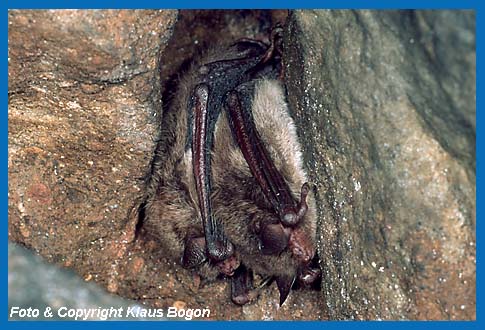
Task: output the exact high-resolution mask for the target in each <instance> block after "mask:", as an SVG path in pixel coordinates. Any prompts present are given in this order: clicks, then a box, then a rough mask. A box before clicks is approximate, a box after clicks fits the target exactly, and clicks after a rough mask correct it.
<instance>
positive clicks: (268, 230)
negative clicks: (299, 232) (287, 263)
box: [259, 223, 289, 254]
mask: <svg viewBox="0 0 485 330" xmlns="http://www.w3.org/2000/svg"><path fill="white" fill-rule="evenodd" d="M288 240H289V235H288V230H285V228H284V227H283V226H282V225H281V224H280V223H275V224H269V225H266V226H264V227H263V229H262V231H261V243H260V246H259V248H260V250H261V252H262V253H263V254H278V253H280V252H281V251H283V250H284V249H286V247H287V246H288Z"/></svg>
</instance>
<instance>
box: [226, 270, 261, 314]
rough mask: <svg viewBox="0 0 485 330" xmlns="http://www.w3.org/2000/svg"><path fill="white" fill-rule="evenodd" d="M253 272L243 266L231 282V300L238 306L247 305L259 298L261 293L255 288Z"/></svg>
mask: <svg viewBox="0 0 485 330" xmlns="http://www.w3.org/2000/svg"><path fill="white" fill-rule="evenodd" d="M252 275H253V274H252V272H251V271H250V270H248V269H247V268H246V267H244V265H241V266H240V267H239V268H238V269H236V272H235V273H234V276H233V277H232V280H231V299H232V301H233V302H234V303H235V304H237V305H245V304H247V303H248V302H250V301H253V300H255V299H256V298H257V296H258V293H259V291H258V290H257V289H254V288H253V276H252Z"/></svg>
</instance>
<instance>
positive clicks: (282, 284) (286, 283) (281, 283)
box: [276, 276, 296, 306]
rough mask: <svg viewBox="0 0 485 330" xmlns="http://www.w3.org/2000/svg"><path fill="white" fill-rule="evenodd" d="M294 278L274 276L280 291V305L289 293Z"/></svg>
mask: <svg viewBox="0 0 485 330" xmlns="http://www.w3.org/2000/svg"><path fill="white" fill-rule="evenodd" d="M295 278H296V277H295V276H293V277H291V276H278V277H277V278H276V285H277V286H278V291H279V292H280V306H281V305H283V303H284V302H285V300H286V298H287V297H288V295H289V294H290V290H291V287H292V286H293V283H294V282H295Z"/></svg>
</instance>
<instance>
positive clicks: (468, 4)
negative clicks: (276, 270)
mask: <svg viewBox="0 0 485 330" xmlns="http://www.w3.org/2000/svg"><path fill="white" fill-rule="evenodd" d="M1 6H2V11H1V15H2V16H1V17H2V36H3V38H4V42H3V43H2V54H4V56H3V65H2V73H3V77H8V15H7V12H8V9H10V8H31V9H47V8H59V9H60V8H180V9H181V8H194V9H195V8H203V9H209V8H226V9H236V8H252V9H258V8H376V9H391V8H417V9H444V8H447V9H475V10H476V30H477V34H476V37H477V38H476V47H477V82H476V86H477V112H476V113H477V132H476V139H477V140H476V141H477V149H476V165H477V176H476V178H477V179H476V183H477V219H479V218H480V216H481V214H482V212H481V205H482V204H483V203H481V202H483V201H484V199H483V196H482V194H480V192H481V190H482V189H481V188H482V185H483V183H482V180H481V175H480V173H481V170H482V162H481V161H482V154H483V150H482V147H481V145H482V143H481V142H483V141H482V140H483V136H482V134H480V127H481V122H482V121H483V120H484V116H485V115H482V114H481V112H480V111H479V110H478V109H479V108H480V105H481V104H483V97H482V95H483V85H482V84H481V82H482V73H483V69H482V66H481V65H480V61H479V59H480V58H481V57H482V56H481V51H482V50H483V47H482V45H483V33H480V32H479V31H483V30H481V28H482V27H483V25H484V24H482V23H481V22H483V21H484V19H485V14H484V9H483V5H482V4H481V3H480V1H479V0H476V1H472V0H460V1H457V0H442V1H433V0H423V1H417V0H408V1H403V0H396V1H382V0H377V1H376V0H372V1H366V2H363V1H356V0H342V1H338V0H327V1H321V2H317V1H311V0H299V1H289V0H282V1H277V0H272V1H261V0H246V1H241V0H239V1H237V0H236V1H233V2H231V3H229V2H228V1H227V0H224V1H221V0H210V1H205V2H203V3H202V2H200V1H195V0H178V1H174V2H168V1H153V0H152V1H150V0H137V1H127V0H122V1H113V0H110V1H96V0H84V1H66V0H61V1H60V0H48V1H42V3H40V2H35V1H27V0H17V1H14V0H3V1H2V2H1ZM5 41H7V42H5ZM2 85H3V86H2V87H3V90H4V91H5V90H8V84H7V80H2ZM1 97H2V102H3V104H5V105H7V104H8V96H7V93H5V92H4V93H3V94H2V96H1ZM6 109H7V106H6V107H5V111H4V112H3V116H2V117H3V120H1V121H0V125H1V132H2V154H1V157H2V162H3V164H5V165H6V164H7V161H8V160H7V157H8V124H7V121H8V114H7V111H6ZM1 177H2V179H3V182H4V185H3V186H2V188H1V192H2V195H3V196H4V198H5V199H4V200H5V201H7V200H8V170H7V166H6V167H5V168H4V170H3V171H2V172H1ZM7 208H8V206H7V203H5V204H3V209H2V218H3V219H4V221H3V222H2V224H3V228H4V230H5V231H4V235H5V236H4V239H5V241H4V247H5V248H4V249H3V250H2V251H1V252H0V256H1V260H2V267H1V275H2V279H3V282H2V284H3V285H2V286H1V289H0V290H1V292H2V293H3V296H4V299H3V300H2V303H1V306H2V308H1V310H3V311H7V310H8V301H7V300H8V295H7V284H6V283H7V280H8V278H7V276H8V274H7V269H8V266H7V235H6V233H7V230H8V220H7V219H8V210H7ZM477 223H479V222H477ZM482 227H483V226H478V225H477V232H476V237H477V242H478V241H480V239H479V237H481V236H482V235H481V232H482V230H483V228H482ZM481 246H482V245H481V244H480V243H477V259H479V255H481V253H480V250H481ZM479 270H480V268H479V262H477V285H476V288H477V314H476V317H477V321H465V322H462V321H455V322H451V321H450V322H438V321H436V322H435V321H431V322H399V321H390V322H332V321H323V323H322V322H318V321H302V322H292V323H291V324H289V323H286V322H283V321H275V322H266V323H264V324H262V322H230V323H228V322H201V321H194V322H189V323H187V322H169V323H166V322H165V323H158V322H143V323H139V322H137V323H136V324H135V323H134V322H133V321H125V322H115V323H113V322H96V323H93V322H73V321H70V322H68V321H60V322H39V321H37V322H8V321H7V317H6V316H5V315H4V316H3V317H0V327H2V328H12V329H30V328H32V327H49V328H59V329H61V328H62V329H63V328H65V327H70V328H72V329H79V328H85V327H96V328H97V327H100V328H105V327H109V328H114V327H116V329H120V330H121V329H131V328H133V327H134V326H136V327H143V328H153V329H155V328H156V329H159V328H160V327H163V326H169V327H171V328H174V329H184V328H188V327H190V328H192V327H197V328H198V329H201V330H202V329H207V330H216V329H225V328H226V327H228V326H230V327H231V328H234V329H238V328H239V329H242V330H248V328H259V327H261V326H264V327H265V328H267V329H268V330H271V329H278V330H280V329H281V327H286V326H291V327H292V328H294V329H308V328H322V327H325V328H328V329H337V328H338V329H341V328H342V327H345V328H369V327H372V328H375V329H380V328H387V327H393V328H395V327H398V328H401V327H402V328H421V327H426V328H429V329H443V328H445V329H446V328H451V327H453V328H454V327H458V328H459V329H480V328H481V329H485V322H483V317H480V314H481V313H480V312H482V308H480V307H481V299H480V298H481V296H482V295H481V293H482V286H481V285H480V281H479V278H480V276H479V275H480V274H481V273H480V271H479Z"/></svg>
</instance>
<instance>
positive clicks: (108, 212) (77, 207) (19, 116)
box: [8, 10, 177, 292]
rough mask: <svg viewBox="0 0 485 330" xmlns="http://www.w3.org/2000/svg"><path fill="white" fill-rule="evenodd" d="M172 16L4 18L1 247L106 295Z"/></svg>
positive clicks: (144, 151) (126, 225) (70, 13)
mask: <svg viewBox="0 0 485 330" xmlns="http://www.w3.org/2000/svg"><path fill="white" fill-rule="evenodd" d="M176 14H177V13H176V11H109V10H102V11H94V10H81V11H79V10H59V11H40V10H36V11H29V10H23V11H17V10H14V11H10V12H9V106H8V116H9V136H8V140H9V155H8V171H9V239H10V240H13V241H17V242H21V243H22V244H24V245H26V246H27V247H30V248H32V249H34V250H35V251H37V252H38V253H39V254H41V255H42V256H43V257H45V258H46V259H47V260H48V261H51V262H56V263H58V264H62V265H64V266H68V267H73V268H74V269H75V270H76V271H77V272H79V273H80V274H82V275H83V276H84V277H85V278H86V279H93V280H95V281H100V282H102V283H103V284H104V285H106V286H107V287H108V289H109V291H111V292H116V291H117V287H118V284H119V282H120V277H119V274H118V269H119V263H120V260H124V259H128V256H127V255H126V250H127V246H128V245H127V244H128V242H130V241H131V240H132V239H133V236H134V232H135V230H134V229H135V228H134V226H135V224H136V221H137V218H136V212H133V208H134V207H137V206H138V203H139V201H137V198H139V197H140V196H141V195H142V194H143V191H142V189H143V186H142V185H143V180H142V178H143V176H144V175H145V174H146V173H147V169H148V167H149V164H150V161H151V157H152V150H153V148H154V145H155V139H156V136H157V131H158V123H159V120H158V117H159V115H160V107H161V104H160V81H159V75H158V71H157V68H158V58H159V54H160V52H161V51H162V50H163V46H164V45H165V44H166V42H167V40H168V38H169V37H170V35H171V29H172V26H173V24H174V23H175V20H176ZM122 262H124V261H122Z"/></svg>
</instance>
